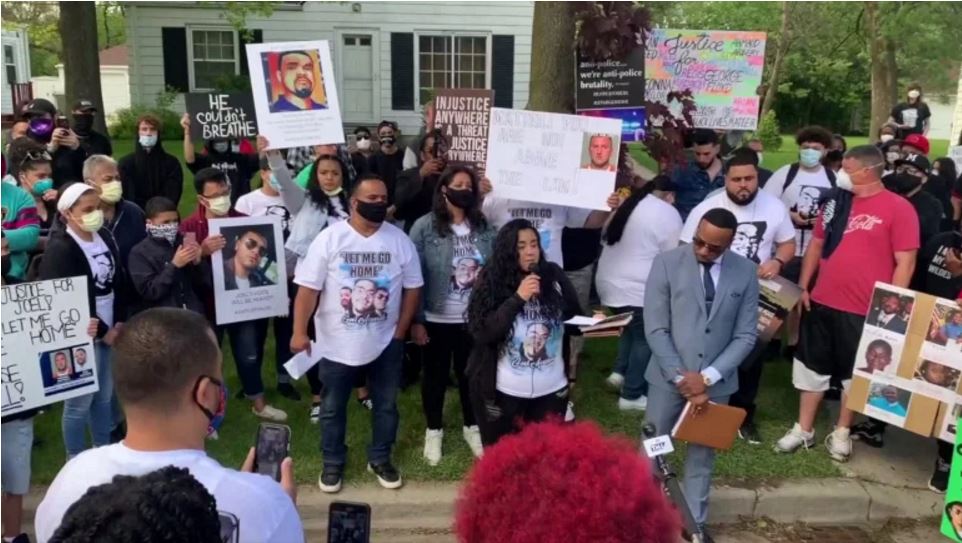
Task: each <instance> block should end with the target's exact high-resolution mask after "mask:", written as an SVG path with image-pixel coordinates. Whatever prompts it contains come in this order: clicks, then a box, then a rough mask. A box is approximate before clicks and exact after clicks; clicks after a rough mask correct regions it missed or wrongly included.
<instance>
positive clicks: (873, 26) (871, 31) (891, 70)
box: [865, 2, 898, 138]
mask: <svg viewBox="0 0 962 543" xmlns="http://www.w3.org/2000/svg"><path fill="white" fill-rule="evenodd" d="M865 33H866V39H868V49H869V59H870V62H871V72H872V110H871V113H870V118H871V123H870V124H869V137H872V138H874V137H875V135H876V134H878V131H879V128H881V127H882V125H883V124H885V120H886V119H888V116H889V112H890V111H891V110H892V106H894V105H895V103H896V101H897V100H898V79H897V78H898V66H897V65H896V63H895V44H894V43H893V42H892V40H891V39H889V38H886V37H885V36H884V34H883V33H882V14H881V9H880V6H879V4H878V3H877V2H865Z"/></svg>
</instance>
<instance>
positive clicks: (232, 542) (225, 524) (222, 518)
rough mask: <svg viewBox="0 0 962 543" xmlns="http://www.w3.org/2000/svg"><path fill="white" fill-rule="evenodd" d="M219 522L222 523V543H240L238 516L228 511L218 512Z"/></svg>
mask: <svg viewBox="0 0 962 543" xmlns="http://www.w3.org/2000/svg"><path fill="white" fill-rule="evenodd" d="M217 520H218V521H219V522H220V540H221V543H238V542H239V541H240V520H238V519H237V515H235V514H233V513H229V512H227V511H218V512H217Z"/></svg>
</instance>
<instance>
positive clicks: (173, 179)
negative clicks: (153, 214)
mask: <svg viewBox="0 0 962 543" xmlns="http://www.w3.org/2000/svg"><path fill="white" fill-rule="evenodd" d="M118 169H119V170H120V179H121V182H122V183H123V186H124V198H127V199H128V200H130V201H132V202H133V203H135V204H137V206H138V207H139V208H140V209H144V208H145V207H146V206H147V201H148V200H150V199H151V198H153V197H154V196H163V197H165V198H168V199H169V200H170V201H172V202H174V204H178V203H180V195H181V192H182V191H183V190H184V170H182V169H181V167H180V161H179V160H177V157H175V156H174V155H171V154H170V153H168V152H167V151H165V150H164V146H163V143H162V142H161V141H160V140H159V139H158V140H157V145H155V146H154V147H153V148H151V150H150V152H148V151H147V149H145V148H144V147H142V146H141V145H140V142H139V141H136V142H135V143H134V152H133V153H131V154H129V155H127V156H125V157H123V158H122V159H120V163H119V164H118Z"/></svg>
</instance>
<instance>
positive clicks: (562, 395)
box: [471, 387, 568, 447]
mask: <svg viewBox="0 0 962 543" xmlns="http://www.w3.org/2000/svg"><path fill="white" fill-rule="evenodd" d="M495 394H496V397H495V406H496V407H497V409H498V411H500V416H497V417H496V418H494V419H493V420H490V419H491V417H492V416H493V414H492V413H490V412H489V411H490V410H489V409H487V408H486V407H485V405H484V401H483V400H482V399H481V395H480V394H479V393H478V392H477V390H475V389H472V391H471V400H472V405H473V407H474V414H475V417H476V418H477V420H478V428H479V429H480V430H481V443H482V444H483V445H484V446H485V447H490V446H492V445H494V444H495V443H497V442H498V440H499V439H501V438H502V437H504V436H506V435H508V434H513V433H516V432H518V431H519V430H520V426H521V423H526V422H540V421H543V420H545V419H547V418H548V417H550V416H557V417H558V418H560V419H564V416H565V411H566V410H567V409H568V387H565V388H563V389H561V390H559V391H557V392H553V393H551V394H548V395H546V396H539V397H537V398H516V397H514V396H508V395H507V394H502V393H501V392H496V393H495Z"/></svg>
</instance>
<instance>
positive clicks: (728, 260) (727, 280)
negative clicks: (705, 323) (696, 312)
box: [702, 251, 735, 321]
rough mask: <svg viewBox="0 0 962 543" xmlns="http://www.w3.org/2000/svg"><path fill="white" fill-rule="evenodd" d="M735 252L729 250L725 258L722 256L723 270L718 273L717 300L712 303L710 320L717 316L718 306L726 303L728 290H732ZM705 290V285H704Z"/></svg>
mask: <svg viewBox="0 0 962 543" xmlns="http://www.w3.org/2000/svg"><path fill="white" fill-rule="evenodd" d="M734 256H735V255H734V253H732V252H730V251H728V252H726V253H725V256H724V258H722V263H721V271H720V272H719V274H718V284H716V285H715V301H714V302H713V303H712V304H711V315H709V316H708V320H709V321H710V320H712V318H714V317H715V313H718V308H719V307H720V306H721V305H722V303H724V301H725V298H726V297H727V296H728V292H729V291H730V290H731V285H732V281H734V279H735V278H734V277H733V276H732V274H733V273H734V272H733V271H732V258H734ZM702 289H703V290H704V287H702Z"/></svg>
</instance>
